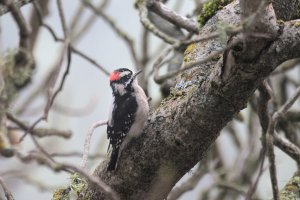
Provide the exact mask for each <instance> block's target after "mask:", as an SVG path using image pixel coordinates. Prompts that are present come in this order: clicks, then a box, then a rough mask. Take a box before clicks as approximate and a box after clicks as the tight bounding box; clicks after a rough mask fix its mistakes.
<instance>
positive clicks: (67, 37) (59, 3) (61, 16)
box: [56, 0, 69, 40]
mask: <svg viewBox="0 0 300 200" xmlns="http://www.w3.org/2000/svg"><path fill="white" fill-rule="evenodd" d="M56 4H57V8H58V13H59V17H60V21H61V26H62V29H63V32H64V37H65V40H68V39H69V30H68V28H67V24H66V19H65V14H64V11H63V8H62V4H61V0H57V1H56Z"/></svg>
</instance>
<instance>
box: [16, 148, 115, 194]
mask: <svg viewBox="0 0 300 200" xmlns="http://www.w3.org/2000/svg"><path fill="white" fill-rule="evenodd" d="M15 153H16V155H17V157H18V158H19V159H20V160H21V161H22V162H25V163H28V162H31V161H37V162H38V163H39V164H42V165H45V166H47V167H49V168H50V169H52V170H53V171H54V172H59V171H66V172H68V173H74V172H77V173H79V174H81V175H82V176H84V177H85V178H86V179H87V180H88V181H89V182H90V183H92V184H95V185H96V186H97V187H98V188H99V189H100V190H101V191H103V192H104V193H105V194H106V195H107V197H109V198H111V199H115V200H117V199H120V198H119V196H118V195H117V194H116V193H115V192H114V191H113V190H112V189H111V188H110V187H109V186H108V185H106V184H105V183H104V182H103V181H101V180H100V179H99V178H98V177H96V176H92V175H90V174H89V173H88V172H87V171H85V170H84V169H82V168H80V167H76V166H74V165H71V164H68V163H56V164H54V163H52V162H50V161H49V160H48V159H47V158H46V157H44V156H43V155H40V154H38V153H37V154H36V153H31V154H28V155H26V156H24V155H22V154H20V153H19V152H17V151H16V152H15Z"/></svg>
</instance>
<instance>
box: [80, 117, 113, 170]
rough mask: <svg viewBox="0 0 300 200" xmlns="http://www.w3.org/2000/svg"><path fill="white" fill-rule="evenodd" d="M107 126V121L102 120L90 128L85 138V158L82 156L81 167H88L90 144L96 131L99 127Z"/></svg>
mask: <svg viewBox="0 0 300 200" xmlns="http://www.w3.org/2000/svg"><path fill="white" fill-rule="evenodd" d="M106 124H107V120H101V121H97V122H95V123H94V124H93V125H92V126H91V127H90V128H89V131H88V133H87V135H86V137H85V141H84V149H83V156H82V160H81V164H80V167H81V168H83V169H85V168H86V165H87V160H88V155H89V151H90V144H91V138H92V136H93V133H94V131H95V129H96V128H97V127H100V126H103V125H106Z"/></svg>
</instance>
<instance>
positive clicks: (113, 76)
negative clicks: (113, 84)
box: [109, 71, 120, 81]
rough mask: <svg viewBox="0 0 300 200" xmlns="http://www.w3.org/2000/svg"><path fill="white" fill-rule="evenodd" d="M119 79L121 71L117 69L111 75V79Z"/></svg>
mask: <svg viewBox="0 0 300 200" xmlns="http://www.w3.org/2000/svg"><path fill="white" fill-rule="evenodd" d="M119 79H120V72H117V71H114V72H113V73H111V74H110V76H109V80H110V81H116V80H119Z"/></svg>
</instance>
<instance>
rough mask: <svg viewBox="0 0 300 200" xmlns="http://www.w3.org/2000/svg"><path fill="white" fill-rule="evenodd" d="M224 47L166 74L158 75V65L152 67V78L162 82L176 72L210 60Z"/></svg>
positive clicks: (222, 50) (221, 51) (218, 54)
mask: <svg viewBox="0 0 300 200" xmlns="http://www.w3.org/2000/svg"><path fill="white" fill-rule="evenodd" d="M225 49H227V48H225ZM225 49H221V50H217V51H215V52H213V53H212V54H210V55H209V56H207V57H206V58H203V59H201V60H197V61H195V62H191V63H188V64H187V65H185V66H184V67H183V68H180V69H178V70H176V71H172V72H169V73H168V74H165V75H162V76H159V75H158V70H159V67H158V65H157V66H156V67H155V68H154V80H155V82H157V83H162V82H163V81H164V80H166V79H169V78H172V77H174V76H175V75H177V74H179V73H181V72H183V71H186V70H188V69H192V68H194V67H197V66H199V65H200V64H203V63H206V62H208V61H211V60H212V59H215V58H216V57H218V56H220V54H221V53H223V52H224V51H225ZM156 64H157V63H156Z"/></svg>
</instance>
